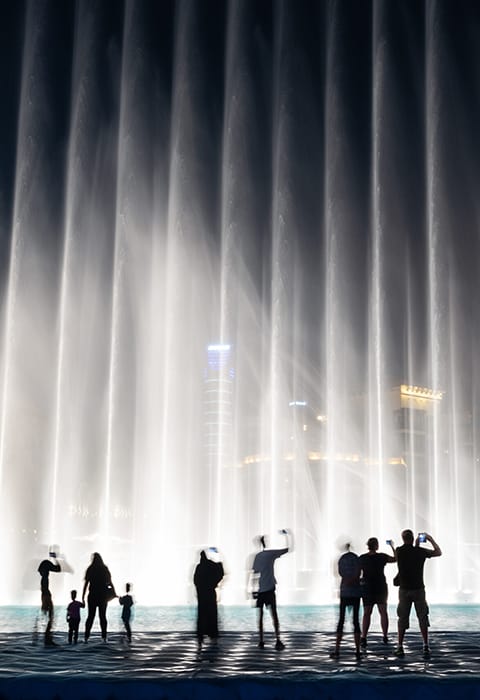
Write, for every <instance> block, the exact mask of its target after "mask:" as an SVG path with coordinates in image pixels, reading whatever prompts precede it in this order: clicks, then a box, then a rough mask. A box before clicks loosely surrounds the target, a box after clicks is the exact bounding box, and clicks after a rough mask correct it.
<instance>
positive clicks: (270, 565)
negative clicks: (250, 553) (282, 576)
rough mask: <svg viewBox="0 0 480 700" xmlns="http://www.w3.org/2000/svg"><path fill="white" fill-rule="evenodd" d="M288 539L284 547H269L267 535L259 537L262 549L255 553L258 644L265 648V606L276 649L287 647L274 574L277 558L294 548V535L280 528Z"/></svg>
mask: <svg viewBox="0 0 480 700" xmlns="http://www.w3.org/2000/svg"><path fill="white" fill-rule="evenodd" d="M280 533H281V534H282V535H284V537H285V540H286V546H285V547H284V548H282V549H267V548H266V546H267V542H266V537H265V535H262V536H261V537H259V538H258V542H259V544H260V546H261V550H260V551H259V552H258V553H257V554H256V555H255V558H254V560H253V564H252V569H251V578H252V579H253V581H254V585H253V596H254V598H256V601H257V602H256V607H257V609H258V632H259V642H258V646H259V648H260V649H263V648H264V646H265V643H264V638H263V608H264V607H267V608H269V609H270V614H271V616H272V622H273V628H274V630H275V638H276V643H275V649H277V651H281V650H282V649H285V645H284V643H283V642H282V640H281V639H280V623H279V620H278V612H277V599H276V595H275V589H276V584H277V581H276V579H275V574H274V565H275V560H276V559H278V558H279V557H281V556H283V555H284V554H286V553H287V552H291V551H292V550H293V536H292V533H291V532H290V531H289V530H285V529H284V530H280Z"/></svg>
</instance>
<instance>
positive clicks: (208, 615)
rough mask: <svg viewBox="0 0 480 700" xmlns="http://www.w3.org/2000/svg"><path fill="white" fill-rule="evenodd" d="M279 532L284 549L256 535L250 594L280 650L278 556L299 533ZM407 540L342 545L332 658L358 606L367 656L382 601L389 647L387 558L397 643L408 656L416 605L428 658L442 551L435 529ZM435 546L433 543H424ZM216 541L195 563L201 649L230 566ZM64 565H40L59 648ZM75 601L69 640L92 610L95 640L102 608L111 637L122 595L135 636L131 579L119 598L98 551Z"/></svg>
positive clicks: (358, 628) (49, 640)
mask: <svg viewBox="0 0 480 700" xmlns="http://www.w3.org/2000/svg"><path fill="white" fill-rule="evenodd" d="M280 534H281V535H283V536H284V537H285V547H283V548H281V549H269V548H268V547H267V539H266V536H265V535H262V536H260V537H258V538H257V545H258V551H257V552H256V553H255V554H254V556H252V559H251V563H250V568H249V576H248V581H247V595H248V596H249V597H251V598H252V599H253V600H254V602H255V606H256V608H257V611H258V633H259V641H258V647H259V648H260V649H263V648H264V647H265V640H264V626H263V615H264V609H265V608H268V609H269V611H270V615H271V618H272V623H273V628H274V632H275V649H277V650H278V651H281V650H283V649H284V648H285V645H284V643H283V641H282V639H281V637H280V623H279V618H278V610H277V601H276V585H277V581H276V579H275V574H274V565H275V561H276V560H277V559H278V558H279V557H281V556H283V555H284V554H286V553H287V552H291V551H292V550H293V536H292V533H291V531H289V530H286V529H283V530H280ZM401 536H402V541H403V544H402V545H401V546H399V547H395V545H394V542H393V540H386V544H387V545H388V546H389V547H390V550H391V553H390V554H386V553H384V552H379V551H378V550H379V542H378V539H377V538H376V537H370V538H369V540H368V541H367V552H366V553H364V554H362V555H361V556H358V555H357V554H355V553H354V552H352V551H351V547H350V543H348V542H346V543H345V544H344V545H343V550H344V551H343V553H342V555H341V556H340V558H339V560H338V574H339V576H340V591H339V593H340V596H339V597H340V604H339V618H338V624H337V630H336V637H335V646H334V649H333V651H332V653H331V654H330V656H331V657H332V658H333V659H337V658H338V657H339V656H340V647H341V642H342V638H343V629H344V624H345V617H346V614H347V611H351V615H352V621H353V636H354V648H355V655H356V657H357V658H359V659H360V658H361V656H362V654H363V653H364V652H365V650H366V649H367V644H368V641H367V639H368V631H369V628H370V622H371V617H372V612H373V608H374V607H375V606H376V607H377V609H378V612H379V616H380V624H381V629H382V640H383V643H384V644H385V645H387V644H389V639H388V625H389V620H388V612H387V602H388V586H387V580H386V578H385V573H384V569H385V566H386V565H387V564H396V565H397V567H398V572H397V574H396V575H395V577H394V579H393V584H394V585H395V586H398V605H397V617H398V621H397V633H398V645H397V647H396V649H395V654H396V655H397V656H398V657H399V658H402V657H403V656H404V655H405V652H404V647H403V642H404V637H405V632H406V630H407V629H408V627H409V620H410V612H411V608H412V605H413V606H414V607H415V612H416V615H417V618H418V624H419V628H420V632H421V635H422V639H423V656H424V658H429V656H430V647H429V641H428V628H429V625H430V622H429V617H428V614H429V609H428V604H427V601H426V594H425V583H424V578H423V570H424V564H425V561H426V560H427V559H430V558H432V557H438V556H440V555H441V554H442V551H441V549H440V547H439V546H438V544H437V543H436V542H435V540H434V539H433V537H432V536H431V535H429V534H428V533H426V532H424V533H419V534H418V536H417V537H416V538H415V536H414V534H413V532H412V530H408V529H407V530H404V531H403V532H402V535H401ZM425 544H428V545H429V546H422V545H425ZM218 558H219V557H218V550H217V549H216V547H210V548H209V549H206V550H203V551H201V552H200V560H199V562H198V564H197V565H196V567H195V571H194V575H193V583H194V585H195V589H196V592H197V602H198V605H197V629H196V634H197V641H198V647H199V649H201V648H202V644H203V642H204V639H205V637H208V638H209V639H210V640H211V643H212V644H213V645H216V644H217V640H218V636H219V631H218V610H217V589H218V587H219V586H220V584H221V582H222V580H223V578H224V568H223V564H222V562H221V561H218ZM61 570H62V564H61V561H60V560H59V558H58V556H57V553H56V552H55V551H51V552H50V553H49V558H47V559H44V560H43V561H42V562H41V563H40V565H39V567H38V573H39V574H40V590H41V610H42V612H43V614H44V615H45V617H46V627H45V634H44V643H45V645H46V646H56V643H55V642H54V640H53V636H52V625H53V614H54V606H53V600H52V594H51V592H50V589H49V575H50V573H54V572H60V571H61ZM70 596H71V601H70V603H69V604H68V607H67V622H68V643H69V644H77V642H78V635H79V628H80V619H81V610H82V608H85V607H86V608H87V617H86V621H85V632H84V641H85V642H88V640H89V637H90V633H91V630H92V626H93V623H94V620H95V616H96V613H97V611H98V617H99V622H100V630H101V636H102V639H103V641H104V642H106V641H107V615H106V613H107V606H108V603H109V602H110V601H112V600H114V599H118V601H119V603H120V605H121V606H122V622H123V624H124V627H125V633H126V639H127V642H128V643H130V642H131V641H132V630H131V624H130V623H131V616H132V607H133V605H134V600H133V597H132V595H131V584H130V583H127V584H126V585H125V595H122V596H118V595H117V593H116V591H115V587H114V585H113V583H112V577H111V574H110V571H109V569H108V567H107V566H106V565H105V563H104V562H103V559H102V557H101V556H100V554H99V553H98V552H95V553H94V554H92V560H91V563H90V565H89V567H88V568H87V570H86V572H85V578H84V585H83V590H82V596H81V600H77V591H76V590H72V591H71V593H70ZM362 602H363V618H362V622H361V624H360V604H361V603H362Z"/></svg>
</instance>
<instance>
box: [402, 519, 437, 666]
mask: <svg viewBox="0 0 480 700" xmlns="http://www.w3.org/2000/svg"><path fill="white" fill-rule="evenodd" d="M402 540H403V545H402V546H401V547H397V549H396V550H395V553H396V558H397V563H398V582H399V589H398V607H397V615H398V647H397V649H396V652H395V653H396V655H397V656H398V657H400V658H402V657H403V656H405V652H404V650H403V640H404V637H405V631H406V630H407V629H408V628H409V624H410V610H411V608H412V603H413V604H414V605H415V612H416V613H417V618H418V624H419V627H420V632H421V634H422V637H423V656H424V658H429V657H430V648H429V646H428V627H429V625H430V622H429V619H428V604H427V601H426V597H425V584H424V581H423V567H424V564H425V561H426V560H427V559H431V558H432V557H440V556H441V554H442V550H441V549H440V547H439V546H438V544H437V543H436V542H435V540H434V539H433V537H432V536H431V535H429V534H428V533H427V532H423V533H419V535H418V537H417V539H416V540H415V537H414V534H413V532H412V530H404V531H403V532H402ZM423 542H429V543H430V544H431V546H432V548H431V549H430V548H428V549H427V548H426V547H420V544H421V543H423Z"/></svg>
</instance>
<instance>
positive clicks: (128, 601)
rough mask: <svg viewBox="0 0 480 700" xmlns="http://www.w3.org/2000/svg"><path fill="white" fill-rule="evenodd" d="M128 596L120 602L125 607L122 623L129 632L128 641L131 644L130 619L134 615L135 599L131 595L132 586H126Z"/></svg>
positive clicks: (119, 600) (121, 598) (122, 597)
mask: <svg viewBox="0 0 480 700" xmlns="http://www.w3.org/2000/svg"><path fill="white" fill-rule="evenodd" d="M125 591H126V595H123V596H121V597H120V598H119V599H118V602H119V603H120V605H121V606H122V607H123V610H122V621H123V624H124V625H125V630H126V632H127V639H128V641H129V642H131V641H132V629H131V627H130V618H131V615H132V606H133V598H132V596H131V595H130V584H129V583H126V584H125Z"/></svg>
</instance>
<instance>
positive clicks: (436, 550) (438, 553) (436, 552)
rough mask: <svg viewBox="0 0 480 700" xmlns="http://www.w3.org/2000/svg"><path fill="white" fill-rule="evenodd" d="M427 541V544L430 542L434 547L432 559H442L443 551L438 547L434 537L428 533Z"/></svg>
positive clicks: (426, 535) (426, 534)
mask: <svg viewBox="0 0 480 700" xmlns="http://www.w3.org/2000/svg"><path fill="white" fill-rule="evenodd" d="M425 539H426V540H427V542H430V544H431V545H432V547H433V552H432V557H441V556H442V550H441V549H440V547H439V546H438V544H437V543H436V542H435V540H434V539H433V537H432V536H431V535H429V534H428V532H426V533H425Z"/></svg>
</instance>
